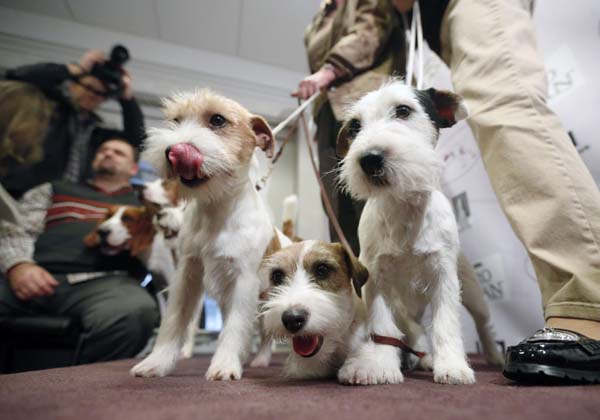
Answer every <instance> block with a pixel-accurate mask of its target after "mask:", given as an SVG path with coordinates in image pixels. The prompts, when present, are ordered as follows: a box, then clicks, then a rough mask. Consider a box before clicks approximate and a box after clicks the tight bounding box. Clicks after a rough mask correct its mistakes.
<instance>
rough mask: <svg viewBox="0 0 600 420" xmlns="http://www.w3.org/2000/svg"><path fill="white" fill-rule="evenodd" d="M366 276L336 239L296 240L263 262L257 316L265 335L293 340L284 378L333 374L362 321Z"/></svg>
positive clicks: (317, 376)
mask: <svg viewBox="0 0 600 420" xmlns="http://www.w3.org/2000/svg"><path fill="white" fill-rule="evenodd" d="M368 275H369V274H368V272H367V270H366V269H365V267H364V266H363V265H362V264H360V263H359V262H358V260H356V258H354V257H351V256H350V255H349V254H348V253H347V252H346V251H345V250H344V248H343V247H342V246H341V245H340V244H339V243H337V244H329V243H325V242H321V241H304V242H298V243H294V244H293V245H290V246H288V247H286V248H284V249H281V250H279V251H278V252H275V253H274V254H272V255H271V256H270V257H269V258H266V259H265V260H264V261H263V263H262V265H261V269H260V277H261V288H262V289H263V292H261V296H264V297H265V301H264V303H263V306H262V310H261V318H262V319H263V325H264V329H265V332H266V334H267V336H271V337H274V338H276V339H291V341H292V343H293V351H292V352H291V353H290V355H289V357H288V359H287V361H286V363H285V374H286V375H287V376H288V377H293V378H324V377H331V376H333V377H335V375H336V374H337V371H338V369H339V368H340V367H341V366H342V364H343V363H344V360H345V359H346V356H347V354H348V349H349V348H350V340H351V339H352V336H353V334H354V331H355V330H356V328H358V327H359V325H361V323H362V322H363V321H364V319H365V315H366V311H365V307H364V303H363V302H362V301H361V300H360V298H359V294H360V288H361V286H362V285H363V284H364V283H365V282H366V281H367V278H368Z"/></svg>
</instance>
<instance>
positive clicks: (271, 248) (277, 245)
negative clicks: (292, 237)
mask: <svg viewBox="0 0 600 420" xmlns="http://www.w3.org/2000/svg"><path fill="white" fill-rule="evenodd" d="M280 249H281V242H279V236H277V231H276V230H275V228H273V237H272V238H271V242H269V245H268V246H267V249H266V250H265V253H264V254H263V259H264V258H267V257H270V256H271V255H272V254H274V253H275V252H277V251H279V250H280Z"/></svg>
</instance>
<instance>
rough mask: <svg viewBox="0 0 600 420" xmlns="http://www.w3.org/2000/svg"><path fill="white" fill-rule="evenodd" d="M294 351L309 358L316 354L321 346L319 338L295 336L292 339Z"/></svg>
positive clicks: (314, 336)
mask: <svg viewBox="0 0 600 420" xmlns="http://www.w3.org/2000/svg"><path fill="white" fill-rule="evenodd" d="M292 342H293V344H294V351H295V352H296V353H298V354H299V355H300V356H309V355H311V354H313V353H314V351H315V350H316V348H317V346H318V345H319V337H317V336H316V335H311V336H310V337H299V336H295V337H294V338H293V339H292Z"/></svg>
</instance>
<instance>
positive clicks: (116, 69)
mask: <svg viewBox="0 0 600 420" xmlns="http://www.w3.org/2000/svg"><path fill="white" fill-rule="evenodd" d="M128 60H129V51H128V50H127V48H125V47H124V46H123V45H115V46H114V47H113V48H112V50H111V51H110V59H108V60H107V61H105V62H103V63H96V64H94V67H92V71H91V72H90V75H92V76H94V77H96V78H98V79H100V81H101V82H102V83H103V84H104V87H105V88H106V96H107V97H115V98H116V97H119V96H121V94H122V93H123V88H124V86H123V65H124V64H125V63H126V62H127V61H128Z"/></svg>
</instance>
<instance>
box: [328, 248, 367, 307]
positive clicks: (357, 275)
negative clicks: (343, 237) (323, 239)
mask: <svg viewBox="0 0 600 420" xmlns="http://www.w3.org/2000/svg"><path fill="white" fill-rule="evenodd" d="M328 246H330V247H331V248H332V251H333V252H334V253H335V254H336V255H337V259H338V260H341V261H343V265H344V266H345V267H346V272H347V273H348V277H349V278H351V279H352V286H353V287H354V291H355V292H356V294H357V295H358V297H362V293H361V289H362V287H363V286H364V285H365V283H366V282H367V280H369V271H368V270H367V268H366V267H365V266H364V265H362V264H361V262H360V261H358V259H357V258H356V257H354V256H353V255H351V254H349V253H348V252H347V251H346V249H345V248H344V246H343V245H342V244H340V243H337V242H336V243H333V244H328Z"/></svg>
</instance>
